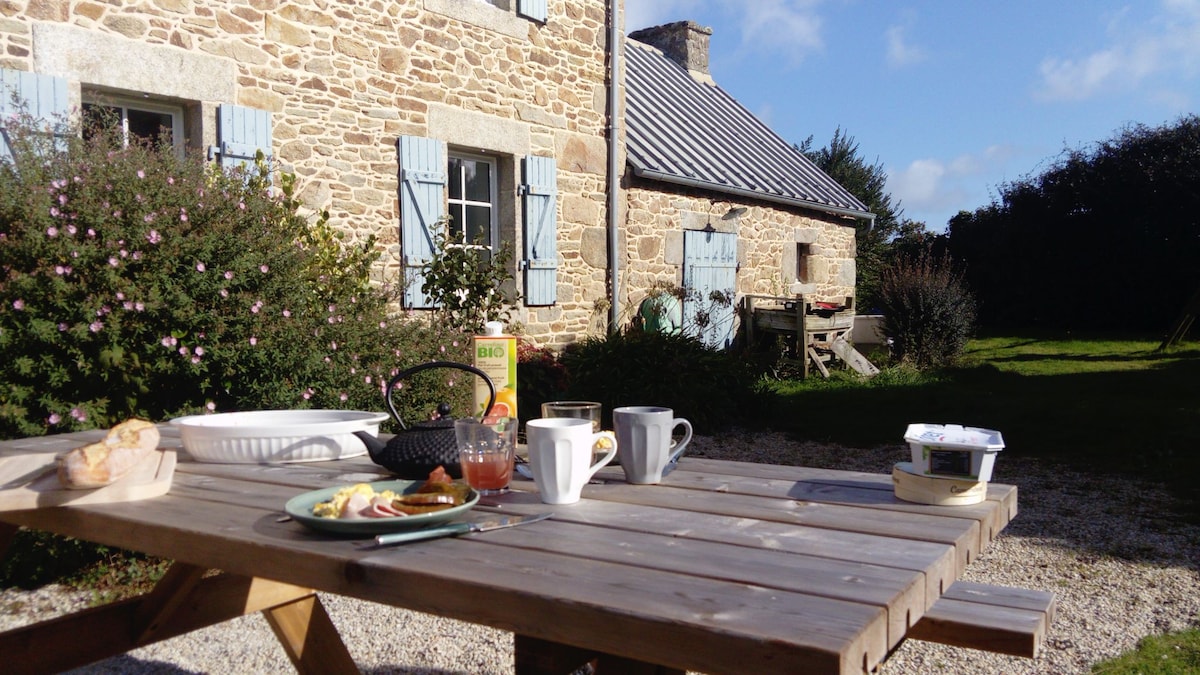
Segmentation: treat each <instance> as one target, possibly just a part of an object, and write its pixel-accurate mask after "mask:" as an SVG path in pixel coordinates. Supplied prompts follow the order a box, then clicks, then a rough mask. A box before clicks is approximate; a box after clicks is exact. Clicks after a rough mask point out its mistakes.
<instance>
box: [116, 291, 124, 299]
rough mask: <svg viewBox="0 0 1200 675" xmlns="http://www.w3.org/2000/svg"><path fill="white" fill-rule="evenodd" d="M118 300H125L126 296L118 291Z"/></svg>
mask: <svg viewBox="0 0 1200 675" xmlns="http://www.w3.org/2000/svg"><path fill="white" fill-rule="evenodd" d="M117 299H118V300H124V299H125V294H124V293H122V292H120V291H117Z"/></svg>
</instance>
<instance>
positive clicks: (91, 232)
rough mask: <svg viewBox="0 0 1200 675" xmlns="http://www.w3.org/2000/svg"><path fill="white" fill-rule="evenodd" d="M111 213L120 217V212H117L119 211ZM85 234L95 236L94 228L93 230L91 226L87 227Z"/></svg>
mask: <svg viewBox="0 0 1200 675" xmlns="http://www.w3.org/2000/svg"><path fill="white" fill-rule="evenodd" d="M113 215H114V216H116V217H118V218H120V217H121V214H119V213H114V214H113ZM87 236H89V237H95V236H96V231H95V230H93V229H92V228H90V227H89V228H88V229H87Z"/></svg>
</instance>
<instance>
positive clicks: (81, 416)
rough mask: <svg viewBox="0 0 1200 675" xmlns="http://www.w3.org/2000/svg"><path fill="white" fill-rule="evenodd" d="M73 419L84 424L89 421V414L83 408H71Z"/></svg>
mask: <svg viewBox="0 0 1200 675" xmlns="http://www.w3.org/2000/svg"><path fill="white" fill-rule="evenodd" d="M71 417H74V418H75V419H76V420H77V421H79V422H82V421H84V420H86V419H87V413H86V412H84V411H83V409H82V408H71Z"/></svg>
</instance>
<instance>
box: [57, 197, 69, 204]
mask: <svg viewBox="0 0 1200 675" xmlns="http://www.w3.org/2000/svg"><path fill="white" fill-rule="evenodd" d="M58 203H59V204H60V205H61V206H66V205H67V196H66V195H59V196H58Z"/></svg>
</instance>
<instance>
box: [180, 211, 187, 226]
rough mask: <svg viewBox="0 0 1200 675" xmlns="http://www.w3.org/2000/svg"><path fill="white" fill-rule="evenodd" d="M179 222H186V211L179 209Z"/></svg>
mask: <svg viewBox="0 0 1200 675" xmlns="http://www.w3.org/2000/svg"><path fill="white" fill-rule="evenodd" d="M179 222H181V223H186V222H187V209H179Z"/></svg>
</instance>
